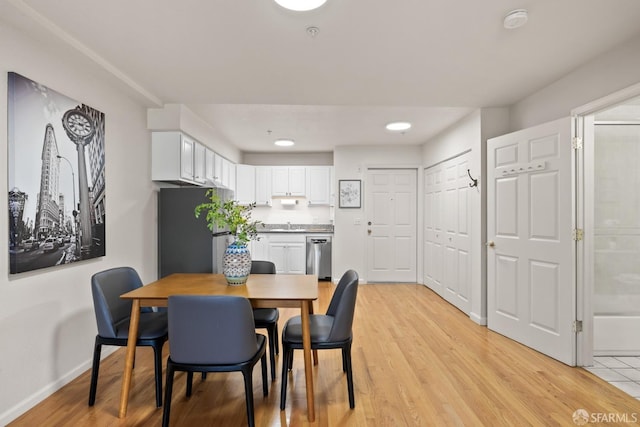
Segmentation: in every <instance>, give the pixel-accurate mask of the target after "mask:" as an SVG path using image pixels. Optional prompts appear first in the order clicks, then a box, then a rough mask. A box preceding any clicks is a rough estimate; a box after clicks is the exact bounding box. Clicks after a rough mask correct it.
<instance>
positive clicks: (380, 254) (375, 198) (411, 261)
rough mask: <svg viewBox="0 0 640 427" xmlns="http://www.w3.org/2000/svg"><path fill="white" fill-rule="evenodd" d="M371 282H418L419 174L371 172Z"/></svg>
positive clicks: (367, 197) (368, 206) (368, 193)
mask: <svg viewBox="0 0 640 427" xmlns="http://www.w3.org/2000/svg"><path fill="white" fill-rule="evenodd" d="M365 188H366V195H365V201H366V211H367V218H368V220H367V233H368V234H367V259H368V262H367V281H370V282H416V279H417V274H416V263H417V260H416V256H417V250H416V244H417V240H416V234H417V233H416V231H417V212H416V211H417V198H416V195H417V171H416V170H415V169H369V170H368V171H367V181H366V183H365Z"/></svg>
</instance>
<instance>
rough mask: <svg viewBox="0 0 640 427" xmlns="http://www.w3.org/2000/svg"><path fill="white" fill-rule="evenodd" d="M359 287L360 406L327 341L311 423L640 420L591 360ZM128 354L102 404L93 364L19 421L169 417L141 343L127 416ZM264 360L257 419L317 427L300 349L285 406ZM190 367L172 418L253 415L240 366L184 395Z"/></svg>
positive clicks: (104, 380)
mask: <svg viewBox="0 0 640 427" xmlns="http://www.w3.org/2000/svg"><path fill="white" fill-rule="evenodd" d="M333 289H334V287H333V285H331V284H329V283H327V282H321V292H320V298H319V300H318V301H317V302H316V303H315V310H316V312H317V313H322V312H324V311H325V309H326V307H327V304H328V301H329V300H330V298H331V294H332V292H333ZM358 292H359V293H358V302H357V307H356V316H355V320H354V339H353V366H354V382H355V398H356V407H355V409H354V410H350V409H349V402H348V398H347V387H346V379H345V377H344V375H343V373H342V365H341V358H340V351H339V350H324V351H320V352H319V359H320V360H319V364H318V366H316V367H315V368H314V375H315V377H314V378H315V390H316V400H315V402H316V421H315V422H314V423H311V425H317V426H527V425H530V426H555V425H557V426H572V425H576V424H574V422H573V421H572V415H573V413H574V412H575V411H576V410H577V409H585V410H586V411H587V412H588V413H589V414H590V415H592V416H594V417H596V416H599V415H598V414H605V416H610V415H607V414H614V415H615V416H617V417H618V418H617V419H618V420H619V422H618V423H616V422H606V423H602V424H601V425H606V426H613V425H626V426H628V425H631V424H629V423H625V422H622V421H620V420H624V418H620V417H625V416H626V417H627V419H628V420H631V419H632V418H631V417H632V416H634V415H635V416H637V417H638V418H640V403H639V401H638V400H636V399H634V398H632V397H631V396H628V395H627V394H625V393H623V392H622V391H620V390H618V389H617V388H615V387H614V386H612V385H610V384H608V383H607V382H605V381H603V380H601V379H600V378H598V377H596V376H595V375H593V374H591V373H589V372H588V371H586V370H584V369H581V368H571V367H568V366H566V365H563V364H562V363H560V362H556V361H555V360H553V359H550V358H548V357H546V356H543V355H542V354H540V353H537V352H536V351H533V350H531V349H529V348H527V347H524V346H522V345H520V344H518V343H516V342H514V341H511V340H509V339H506V338H504V337H503V336H501V335H498V334H496V333H493V332H491V331H489V330H488V329H487V328H485V327H482V326H478V325H476V324H475V323H473V322H472V321H471V320H469V318H468V317H467V316H465V315H464V314H463V313H461V312H460V311H458V310H457V309H455V308H454V307H452V306H451V305H449V304H448V303H446V302H445V301H443V300H442V299H441V298H440V297H438V296H437V295H436V294H435V293H433V292H432V291H430V290H429V289H427V288H425V287H423V286H421V285H407V284H375V285H361V286H360V288H359V291H358ZM294 314H296V312H295V310H290V309H286V310H281V311H280V318H281V323H283V322H284V321H285V320H286V319H287V318H288V317H290V316H292V315H294ZM280 330H282V329H280ZM167 350H168V346H165V352H167ZM123 363H124V349H119V350H118V351H116V352H115V353H114V354H112V355H111V356H109V357H107V358H106V359H105V360H104V361H103V362H102V366H101V371H100V379H99V382H98V393H97V399H96V404H95V406H94V407H92V408H89V407H88V406H87V398H88V392H89V375H90V372H86V373H84V374H83V375H81V376H80V377H78V378H77V379H75V380H74V381H73V382H71V383H69V384H68V385H67V386H65V387H64V388H62V389H61V390H59V391H58V392H56V393H55V394H53V395H52V396H50V397H49V398H47V399H46V400H45V401H43V402H42V403H40V404H39V405H38V406H36V407H34V408H33V409H31V410H30V411H29V412H27V413H26V414H24V415H23V416H21V417H20V418H18V419H17V420H15V421H14V422H13V423H12V424H10V426H12V427H16V426H30V427H31V426H41V427H42V426H134V425H135V426H147V425H160V422H161V419H162V409H161V408H156V407H155V399H154V387H153V361H152V350H151V349H148V348H139V349H138V352H137V360H136V367H135V370H134V377H133V381H132V389H131V397H130V401H129V410H128V414H127V417H126V419H123V420H121V419H118V416H117V414H118V403H119V399H120V386H121V376H122V370H123ZM259 369H260V365H259V364H258V365H256V370H255V371H254V399H255V405H256V408H255V415H256V425H257V426H280V425H282V426H285V425H287V426H289V425H290V426H305V425H309V424H310V423H308V422H307V419H306V400H305V392H304V368H303V364H302V354H301V352H296V355H295V360H294V366H293V372H292V374H290V380H289V384H290V386H289V394H288V397H287V408H286V410H285V411H283V412H281V411H280V409H279V402H280V379H279V375H278V379H277V380H276V381H275V382H272V383H271V382H270V383H269V397H268V398H265V399H263V398H262V392H261V380H260V371H259ZM280 369H281V365H280V359H278V370H280ZM180 375H181V376H176V383H175V389H174V395H173V403H172V406H171V415H172V416H171V425H172V426H242V425H246V415H245V407H244V391H243V386H242V375H241V374H240V373H233V374H210V375H209V376H208V377H207V379H206V380H205V381H204V382H202V381H201V380H200V379H197V380H194V391H193V395H192V397H191V398H190V399H186V398H185V396H184V380H183V378H184V377H183V376H182V375H183V374H180ZM601 419H602V418H601ZM609 419H610V418H609ZM588 425H595V424H593V423H590V424H588ZM634 425H635V424H634Z"/></svg>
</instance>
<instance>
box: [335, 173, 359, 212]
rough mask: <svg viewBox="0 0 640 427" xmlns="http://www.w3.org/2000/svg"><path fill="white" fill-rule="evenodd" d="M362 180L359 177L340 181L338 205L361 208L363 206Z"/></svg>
mask: <svg viewBox="0 0 640 427" xmlns="http://www.w3.org/2000/svg"><path fill="white" fill-rule="evenodd" d="M361 189H362V185H361V181H360V180H359V179H341V180H339V181H338V194H339V195H340V197H339V199H338V207H340V208H359V207H361V200H362V197H361V194H360V192H361Z"/></svg>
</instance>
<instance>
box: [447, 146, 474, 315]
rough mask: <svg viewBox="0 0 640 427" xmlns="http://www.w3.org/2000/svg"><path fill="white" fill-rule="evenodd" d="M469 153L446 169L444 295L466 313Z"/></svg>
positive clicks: (468, 290) (468, 265) (467, 309)
mask: <svg viewBox="0 0 640 427" xmlns="http://www.w3.org/2000/svg"><path fill="white" fill-rule="evenodd" d="M469 157H470V154H469V153H467V154H463V155H461V156H459V157H456V158H455V159H452V160H449V161H448V162H446V163H445V169H444V176H445V182H444V192H443V194H444V204H443V210H442V214H443V218H444V238H443V239H442V245H443V256H444V262H443V263H442V264H443V266H444V274H443V284H444V295H443V297H444V298H445V299H446V300H447V301H449V302H450V303H451V304H453V305H455V306H456V307H458V308H459V309H460V310H462V311H463V312H465V313H467V314H468V313H469V311H470V308H471V307H470V297H471V295H470V287H469V281H470V277H469V271H470V270H471V257H470V256H469V250H470V246H471V245H470V237H469V193H470V191H471V188H470V187H469V177H468V176H467V170H468V169H469Z"/></svg>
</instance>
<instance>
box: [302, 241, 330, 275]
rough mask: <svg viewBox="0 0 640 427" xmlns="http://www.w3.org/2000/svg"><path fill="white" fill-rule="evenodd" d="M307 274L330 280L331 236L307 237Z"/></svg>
mask: <svg viewBox="0 0 640 427" xmlns="http://www.w3.org/2000/svg"><path fill="white" fill-rule="evenodd" d="M307 274H315V275H317V276H318V280H331V236H307Z"/></svg>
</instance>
